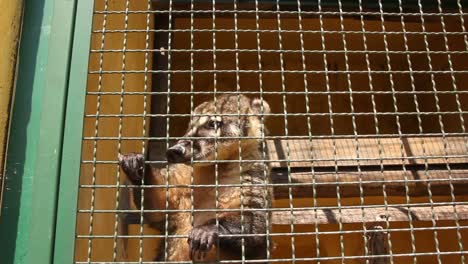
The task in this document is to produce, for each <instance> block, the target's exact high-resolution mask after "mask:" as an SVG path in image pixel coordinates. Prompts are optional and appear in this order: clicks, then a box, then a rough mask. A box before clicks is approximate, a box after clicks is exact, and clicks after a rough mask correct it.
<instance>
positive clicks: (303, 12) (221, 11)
mask: <svg viewBox="0 0 468 264" xmlns="http://www.w3.org/2000/svg"><path fill="white" fill-rule="evenodd" d="M168 13H172V14H189V15H190V14H194V15H196V14H213V13H214V14H259V15H262V14H273V15H277V14H280V15H283V14H285V15H342V16H361V15H363V16H369V15H375V16H377V15H378V16H380V15H383V16H397V17H401V16H403V17H404V16H417V17H420V16H457V17H458V16H460V15H463V16H468V14H464V13H463V14H460V13H455V12H443V13H440V12H438V13H434V12H423V13H410V12H408V13H401V12H370V11H368V12H366V11H363V12H349V11H343V12H338V11H306V10H301V11H294V10H262V9H259V10H248V9H236V10H234V9H232V10H227V9H215V10H189V9H187V10H182V9H176V10H126V11H123V10H107V11H104V10H95V11H94V14H97V15H99V14H103V15H104V14H168Z"/></svg>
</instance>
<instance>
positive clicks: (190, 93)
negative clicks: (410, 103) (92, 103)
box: [86, 87, 468, 96]
mask: <svg viewBox="0 0 468 264" xmlns="http://www.w3.org/2000/svg"><path fill="white" fill-rule="evenodd" d="M272 88H275V87H272ZM109 90H114V89H112V88H110V89H109ZM129 90H132V89H131V88H129ZM291 90H298V89H295V88H294V87H291ZM86 94H87V95H118V96H121V95H167V94H169V95H199V94H210V95H213V94H214V92H212V91H193V92H183V91H170V92H169V91H166V92H86ZM216 94H218V95H221V94H234V95H236V94H238V93H237V92H234V91H216ZM242 94H255V95H261V94H263V95H283V94H284V95H310V94H312V95H317V94H320V95H329V94H330V95H332V94H368V95H381V94H406V95H418V94H432V95H437V94H453V95H456V94H468V90H467V91H460V90H452V91H439V90H436V91H394V92H393V91H375V90H373V91H354V90H353V92H352V93H350V92H349V91H307V92H306V91H285V92H282V91H263V92H258V91H242Z"/></svg>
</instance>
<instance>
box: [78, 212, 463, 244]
mask: <svg viewBox="0 0 468 264" xmlns="http://www.w3.org/2000/svg"><path fill="white" fill-rule="evenodd" d="M138 217H139V216H138ZM134 219H135V220H139V218H138V219H136V218H134ZM131 220H133V219H131ZM127 224H134V225H139V224H140V223H139V222H137V221H135V222H127ZM366 224H368V223H366ZM454 229H460V230H464V229H468V226H460V227H459V228H458V227H456V226H440V227H432V226H428V227H414V228H409V227H408V228H384V229H381V230H372V229H368V230H362V229H361V230H359V229H358V230H342V231H318V232H314V231H311V232H301V231H297V232H294V233H292V232H274V233H273V232H270V233H268V234H266V233H257V234H229V235H227V234H226V235H224V234H223V235H221V234H220V235H219V237H253V236H270V237H288V236H289V237H290V236H312V235H322V236H326V235H339V234H342V235H349V234H372V233H379V232H388V233H397V232H407V231H412V232H415V231H433V230H454ZM76 238H77V239H111V238H126V239H141V238H142V239H150V238H188V235H170V234H168V235H165V234H162V235H146V234H141V235H116V236H114V235H77V236H76Z"/></svg>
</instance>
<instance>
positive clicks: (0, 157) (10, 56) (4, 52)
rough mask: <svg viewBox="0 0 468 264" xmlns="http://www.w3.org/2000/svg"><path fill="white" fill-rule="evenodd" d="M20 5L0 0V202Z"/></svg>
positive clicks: (19, 24)
mask: <svg viewBox="0 0 468 264" xmlns="http://www.w3.org/2000/svg"><path fill="white" fill-rule="evenodd" d="M22 6H23V1H22V0H0V10H2V11H1V12H0V32H1V34H2V37H1V38H0V204H1V191H2V188H1V187H2V182H3V167H4V166H3V165H4V160H5V151H6V143H7V142H6V139H7V129H8V117H9V112H10V103H11V98H12V95H13V87H14V77H15V69H16V54H17V47H18V42H19V32H20V28H21V13H22Z"/></svg>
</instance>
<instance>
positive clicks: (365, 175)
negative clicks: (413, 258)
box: [271, 170, 468, 199]
mask: <svg viewBox="0 0 468 264" xmlns="http://www.w3.org/2000/svg"><path fill="white" fill-rule="evenodd" d="M271 177H272V182H273V183H274V184H277V185H275V187H274V194H275V198H276V199H288V197H289V189H291V192H292V196H293V197H294V198H312V196H313V193H314V189H315V193H316V197H317V198H330V197H337V184H339V186H340V187H339V188H340V196H341V197H342V198H345V197H360V196H382V195H383V187H384V186H385V192H386V194H387V195H388V196H406V195H408V196H427V195H428V190H429V189H428V185H429V184H430V185H431V188H430V190H431V192H432V195H442V196H448V195H450V193H451V187H450V184H452V186H453V188H454V194H455V195H462V194H466V190H467V188H468V170H452V171H450V172H449V171H447V170H429V171H406V172H405V171H383V172H380V171H364V172H361V173H359V172H336V173H335V172H318V173H314V174H312V173H311V172H293V173H291V183H292V184H290V185H288V181H289V180H288V176H287V173H286V172H284V171H279V172H278V171H276V172H275V171H273V173H272V176H271ZM450 179H452V180H451V181H450ZM360 183H361V187H362V193H361V191H360V188H359V184H360ZM289 186H291V187H289ZM406 188H408V191H406Z"/></svg>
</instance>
